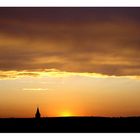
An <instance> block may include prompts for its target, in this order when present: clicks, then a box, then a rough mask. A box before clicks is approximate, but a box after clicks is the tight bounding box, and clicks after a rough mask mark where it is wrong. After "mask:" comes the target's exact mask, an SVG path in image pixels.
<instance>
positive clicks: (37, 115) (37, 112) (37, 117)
mask: <svg viewBox="0 0 140 140" xmlns="http://www.w3.org/2000/svg"><path fill="white" fill-rule="evenodd" d="M40 116H41V115H40V112H39V107H37V110H36V114H35V118H36V119H40Z"/></svg>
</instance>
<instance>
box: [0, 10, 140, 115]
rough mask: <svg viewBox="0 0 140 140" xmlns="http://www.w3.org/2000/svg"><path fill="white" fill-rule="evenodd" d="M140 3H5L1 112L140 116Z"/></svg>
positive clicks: (0, 19) (0, 21)
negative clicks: (87, 5)
mask: <svg viewBox="0 0 140 140" xmlns="http://www.w3.org/2000/svg"><path fill="white" fill-rule="evenodd" d="M139 12H140V8H0V31H1V32H0V117H34V114H35V111H36V107H37V106H39V107H40V111H41V114H42V116H140V111H139V108H140V102H139V99H140V86H139V85H140V63H139V62H140V57H139V51H140V29H139V24H140V20H139V19H140V15H139Z"/></svg>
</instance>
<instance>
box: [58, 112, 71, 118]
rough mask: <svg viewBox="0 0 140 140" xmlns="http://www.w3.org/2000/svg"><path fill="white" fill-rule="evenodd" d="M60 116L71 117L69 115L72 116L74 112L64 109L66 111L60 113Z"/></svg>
mask: <svg viewBox="0 0 140 140" xmlns="http://www.w3.org/2000/svg"><path fill="white" fill-rule="evenodd" d="M60 116H62V117H69V116H72V114H71V113H70V112H68V111H64V112H61V113H60Z"/></svg>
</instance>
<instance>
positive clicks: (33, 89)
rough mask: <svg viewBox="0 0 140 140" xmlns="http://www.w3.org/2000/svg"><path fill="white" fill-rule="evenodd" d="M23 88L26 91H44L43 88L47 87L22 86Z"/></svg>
mask: <svg viewBox="0 0 140 140" xmlns="http://www.w3.org/2000/svg"><path fill="white" fill-rule="evenodd" d="M23 90H26V91H44V90H49V89H47V88H23Z"/></svg>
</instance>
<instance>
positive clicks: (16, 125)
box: [0, 117, 140, 133]
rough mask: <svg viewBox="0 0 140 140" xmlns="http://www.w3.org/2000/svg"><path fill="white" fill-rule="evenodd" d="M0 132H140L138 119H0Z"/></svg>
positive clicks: (139, 119) (139, 120) (139, 118)
mask: <svg viewBox="0 0 140 140" xmlns="http://www.w3.org/2000/svg"><path fill="white" fill-rule="evenodd" d="M0 132H42V133H43V132H49V133H51V132H56V133H59V132H68V133H70V132H71V133H74V132H77V133H79V132H80V133H81V132H84V133H91V132H92V133H93V132H97V133H98V132H103V133H104V132H115V133H116V132H125V133H126V132H135V133H136V132H140V117H127V118H105V117H56V118H55V117H54V118H41V119H34V118H28V119H22V118H10V119H0Z"/></svg>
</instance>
